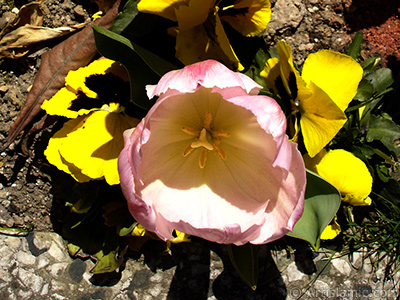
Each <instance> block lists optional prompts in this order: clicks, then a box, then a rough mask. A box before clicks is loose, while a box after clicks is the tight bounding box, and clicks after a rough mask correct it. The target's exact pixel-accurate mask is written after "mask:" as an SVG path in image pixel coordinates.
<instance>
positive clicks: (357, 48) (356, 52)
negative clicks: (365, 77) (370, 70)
mask: <svg viewBox="0 0 400 300" xmlns="http://www.w3.org/2000/svg"><path fill="white" fill-rule="evenodd" d="M363 43H364V36H363V34H362V32H361V31H359V32H357V33H356V35H355V36H354V39H353V41H352V42H351V43H350V44H349V47H348V48H347V51H346V54H347V55H349V56H351V57H352V58H354V59H357V58H358V57H359V56H360V53H361V46H362V44H363Z"/></svg>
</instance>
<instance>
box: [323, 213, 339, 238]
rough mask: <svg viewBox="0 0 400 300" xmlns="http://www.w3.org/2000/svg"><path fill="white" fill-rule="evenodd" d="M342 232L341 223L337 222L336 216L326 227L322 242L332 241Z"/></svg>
mask: <svg viewBox="0 0 400 300" xmlns="http://www.w3.org/2000/svg"><path fill="white" fill-rule="evenodd" d="M341 231H342V229H341V228H340V225H339V223H338V222H337V216H335V217H334V218H333V220H332V222H331V224H329V225H328V226H326V227H325V229H324V231H322V233H321V240H332V239H334V238H335V237H337V236H338V235H339V233H340V232H341Z"/></svg>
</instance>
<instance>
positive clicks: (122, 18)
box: [110, 0, 139, 33]
mask: <svg viewBox="0 0 400 300" xmlns="http://www.w3.org/2000/svg"><path fill="white" fill-rule="evenodd" d="M138 13H139V11H138V9H137V5H136V0H129V1H128V2H126V4H125V5H124V8H123V9H122V11H121V12H120V13H119V14H118V15H117V17H116V18H115V19H114V22H113V24H112V25H111V27H110V31H112V32H115V33H121V32H122V31H123V30H124V29H125V28H126V27H128V25H129V24H130V23H131V22H132V21H133V19H134V18H135V17H136V16H137V14H138Z"/></svg>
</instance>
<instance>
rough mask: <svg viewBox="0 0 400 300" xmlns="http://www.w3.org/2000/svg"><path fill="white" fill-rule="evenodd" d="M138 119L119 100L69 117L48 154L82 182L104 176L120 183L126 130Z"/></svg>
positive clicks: (113, 182)
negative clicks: (124, 109) (119, 170)
mask: <svg viewBox="0 0 400 300" xmlns="http://www.w3.org/2000/svg"><path fill="white" fill-rule="evenodd" d="M138 123H139V120H137V119H135V118H132V117H129V116H127V115H125V114H123V113H122V111H121V109H120V108H119V105H118V104H115V103H111V104H110V105H107V104H105V105H103V107H102V108H101V109H99V110H96V111H92V112H90V113H89V114H88V115H84V116H79V117H78V118H75V119H71V120H69V121H67V122H66V123H65V124H64V126H63V127H62V128H61V129H60V130H59V131H58V132H56V133H55V134H54V136H53V137H52V138H51V139H50V140H49V144H48V146H47V148H46V150H45V152H44V154H45V156H46V158H47V160H48V161H49V162H50V163H51V164H52V165H55V166H56V167H57V168H58V169H60V170H62V171H64V172H66V173H68V174H70V175H71V176H72V177H73V178H75V180H77V181H78V182H87V181H89V180H93V179H103V178H104V179H105V180H106V181H107V183H108V184H110V185H113V184H119V174H118V167H117V161H118V156H119V153H120V152H121V150H122V149H123V147H124V138H123V132H124V131H125V130H126V129H129V128H132V127H135V126H136V125H137V124H138Z"/></svg>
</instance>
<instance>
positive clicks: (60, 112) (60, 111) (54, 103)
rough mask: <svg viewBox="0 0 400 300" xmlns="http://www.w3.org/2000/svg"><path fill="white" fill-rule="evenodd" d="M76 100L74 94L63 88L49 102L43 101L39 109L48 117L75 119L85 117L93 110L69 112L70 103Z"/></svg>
mask: <svg viewBox="0 0 400 300" xmlns="http://www.w3.org/2000/svg"><path fill="white" fill-rule="evenodd" d="M76 99H77V95H76V93H74V92H73V91H71V90H69V89H68V88H66V87H64V88H62V89H60V90H59V91H58V92H57V93H56V94H55V95H54V96H53V97H52V98H51V99H50V100H44V102H43V104H42V106H41V108H42V109H44V110H45V111H46V113H48V114H49V115H55V116H61V117H67V118H70V119H72V118H77V117H78V116H81V115H86V114H88V113H89V112H91V111H92V110H97V108H94V109H80V110H78V111H74V110H70V109H69V108H70V107H71V105H72V102H73V101H74V100H76Z"/></svg>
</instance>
